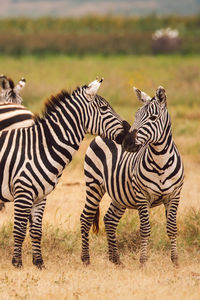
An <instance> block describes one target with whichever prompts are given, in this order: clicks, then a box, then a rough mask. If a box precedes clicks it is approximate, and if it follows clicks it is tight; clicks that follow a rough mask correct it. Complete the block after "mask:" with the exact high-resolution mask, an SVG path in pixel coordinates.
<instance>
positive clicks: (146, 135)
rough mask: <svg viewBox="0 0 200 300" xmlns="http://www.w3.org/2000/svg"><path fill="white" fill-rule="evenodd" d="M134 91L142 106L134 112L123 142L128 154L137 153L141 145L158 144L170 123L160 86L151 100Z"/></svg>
mask: <svg viewBox="0 0 200 300" xmlns="http://www.w3.org/2000/svg"><path fill="white" fill-rule="evenodd" d="M134 90H135V93H136V95H137V97H138V99H139V100H140V101H141V102H142V103H143V106H142V107H141V108H140V109H139V110H138V111H137V112H136V115H135V121H134V123H133V126H132V127H131V128H130V130H129V133H128V134H127V135H126V137H125V139H124V141H123V147H124V148H125V150H126V151H129V152H137V151H138V150H139V149H140V148H141V146H143V145H147V144H156V143H159V142H160V141H161V139H162V137H163V131H164V130H165V129H166V125H167V124H168V123H169V122H170V117H169V114H168V111H167V100H166V93H165V89H164V88H163V87H162V86H159V87H158V89H157V90H156V93H155V96H154V97H153V98H151V97H150V96H148V95H147V94H146V93H144V92H142V91H140V90H139V89H137V88H134ZM170 124H171V123H170Z"/></svg>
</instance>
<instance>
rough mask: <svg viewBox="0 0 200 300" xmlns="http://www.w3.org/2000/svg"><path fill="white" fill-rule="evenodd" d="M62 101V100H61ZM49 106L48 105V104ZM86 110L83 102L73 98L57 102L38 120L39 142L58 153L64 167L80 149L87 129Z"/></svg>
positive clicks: (64, 98)
mask: <svg viewBox="0 0 200 300" xmlns="http://www.w3.org/2000/svg"><path fill="white" fill-rule="evenodd" d="M61 99H62V98H61ZM47 106H48V104H47ZM86 120H87V116H86V109H84V107H83V104H82V103H81V101H79V103H78V104H77V103H76V102H75V100H74V99H73V98H70V99H66V97H63V101H62V100H60V99H59V101H57V102H56V101H55V102H54V103H51V104H50V105H49V107H47V109H46V112H45V114H44V117H43V118H39V119H38V120H36V127H37V130H36V131H37V134H38V136H40V138H39V140H40V139H41V142H42V144H43V145H45V147H47V148H48V149H49V151H52V152H55V151H56V152H58V153H59V156H60V158H61V159H62V160H63V163H62V164H63V167H64V166H65V165H66V164H68V163H69V162H70V161H71V160H72V157H73V155H74V153H75V152H76V151H77V150H78V149H79V146H80V143H81V142H82V140H83V138H84V136H85V134H86V131H87V130H86V128H85V123H86Z"/></svg>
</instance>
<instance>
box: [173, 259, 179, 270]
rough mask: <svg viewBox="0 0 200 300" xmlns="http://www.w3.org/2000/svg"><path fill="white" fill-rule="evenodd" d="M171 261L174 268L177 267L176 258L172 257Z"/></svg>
mask: <svg viewBox="0 0 200 300" xmlns="http://www.w3.org/2000/svg"><path fill="white" fill-rule="evenodd" d="M172 263H173V265H174V267H175V268H178V267H179V263H178V258H173V259H172Z"/></svg>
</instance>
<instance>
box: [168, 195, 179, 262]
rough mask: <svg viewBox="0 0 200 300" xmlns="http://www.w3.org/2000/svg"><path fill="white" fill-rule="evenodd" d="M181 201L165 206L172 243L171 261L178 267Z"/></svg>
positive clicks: (177, 200) (174, 201)
mask: <svg viewBox="0 0 200 300" xmlns="http://www.w3.org/2000/svg"><path fill="white" fill-rule="evenodd" d="M178 203H179V199H174V200H173V201H171V202H170V204H169V205H165V209H166V218H167V226H166V227H167V235H168V237H169V239H170V242H171V260H172V263H173V264H174V265H175V266H178V251H177V246H176V235H177V225H176V215H177V209H178Z"/></svg>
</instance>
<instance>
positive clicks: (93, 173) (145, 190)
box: [80, 87, 184, 265]
mask: <svg viewBox="0 0 200 300" xmlns="http://www.w3.org/2000/svg"><path fill="white" fill-rule="evenodd" d="M135 91H136V95H137V97H138V98H139V99H140V100H141V101H142V102H143V106H142V107H141V108H140V109H139V110H138V112H137V113H136V116H135V122H134V124H133V126H132V127H131V129H130V131H129V133H128V134H127V135H126V137H125V139H124V141H123V147H124V148H125V149H126V150H128V151H129V152H127V151H125V149H124V148H123V147H121V146H119V145H117V144H116V143H115V142H113V141H111V140H108V139H102V138H100V137H96V138H95V139H94V140H93V141H92V142H91V144H90V146H89V148H88V149H87V152H86V157H85V165H84V172H85V179H86V203H85V207H84V209H83V212H82V214H81V217H80V221H81V235H82V255H81V258H82V261H83V262H84V263H85V264H89V263H90V255H89V230H90V227H91V225H92V223H93V225H94V226H95V228H96V229H98V226H99V225H98V223H99V221H98V216H99V204H100V201H101V199H102V197H103V195H104V194H105V192H107V193H108V194H109V196H110V197H111V204H110V207H109V209H108V211H107V213H106V215H105V216H104V223H105V229H106V233H107V240H108V251H109V260H110V261H112V262H113V263H115V264H120V258H119V253H118V247H117V241H116V228H117V225H118V223H119V220H120V219H121V217H122V216H123V214H124V212H125V210H126V208H131V209H137V210H138V213H139V218H140V235H141V254H140V262H141V264H144V263H145V262H146V260H147V243H148V239H149V236H150V221H149V209H150V208H152V207H155V206H157V205H160V204H164V206H165V212H166V220H167V225H166V227H167V234H168V236H169V238H170V241H171V259H172V262H173V263H174V264H175V265H178V253H177V247H176V234H177V226H176V214H177V208H178V204H179V199H180V192H181V188H182V185H183V178H184V170H183V163H182V159H181V156H180V154H179V151H178V149H177V147H176V145H175V143H174V140H173V136H172V126H171V120H170V116H169V113H168V110H167V102H166V93H165V90H164V88H162V87H159V88H158V89H157V91H156V94H155V97H153V98H151V97H149V96H148V95H147V94H145V93H144V92H141V91H140V90H138V89H135Z"/></svg>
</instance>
